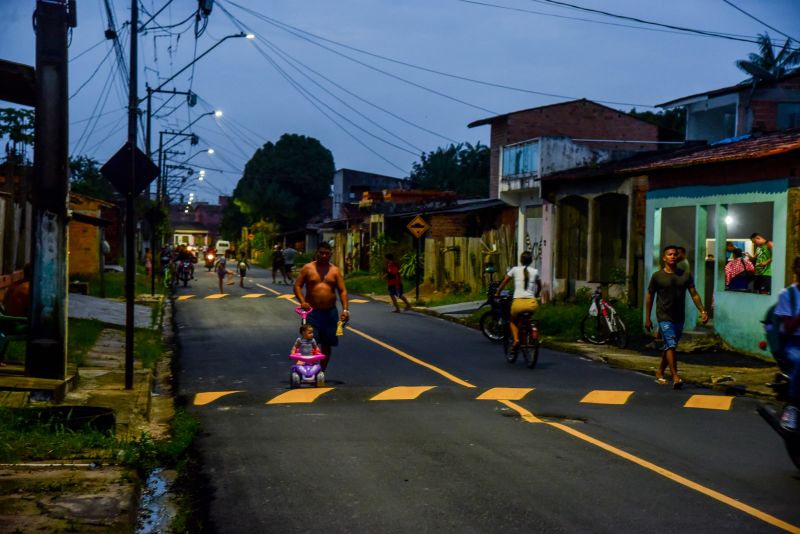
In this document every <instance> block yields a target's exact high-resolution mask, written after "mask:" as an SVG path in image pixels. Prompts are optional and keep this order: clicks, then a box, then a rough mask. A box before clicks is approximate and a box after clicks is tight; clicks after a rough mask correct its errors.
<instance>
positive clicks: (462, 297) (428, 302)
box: [409, 289, 486, 314]
mask: <svg viewBox="0 0 800 534" xmlns="http://www.w3.org/2000/svg"><path fill="white" fill-rule="evenodd" d="M411 291H413V289H412V290H411ZM411 291H409V293H411ZM484 299H486V294H485V293H440V294H434V295H431V296H428V297H423V298H420V299H419V304H420V305H422V306H428V307H430V308H432V307H434V306H447V305H448V304H461V303H462V302H473V301H476V300H484ZM484 311H486V310H481V314H483V312H484Z"/></svg>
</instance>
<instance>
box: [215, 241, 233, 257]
mask: <svg viewBox="0 0 800 534" xmlns="http://www.w3.org/2000/svg"><path fill="white" fill-rule="evenodd" d="M214 248H216V249H217V256H225V255H226V253H227V252H228V249H229V248H231V242H230V241H223V240H222V239H220V240H219V241H217V245H216V247H214Z"/></svg>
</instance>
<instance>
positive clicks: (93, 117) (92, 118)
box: [71, 65, 115, 155]
mask: <svg viewBox="0 0 800 534" xmlns="http://www.w3.org/2000/svg"><path fill="white" fill-rule="evenodd" d="M114 73H115V66H114V65H112V66H111V68H109V70H108V77H107V78H106V82H105V84H103V88H102V90H101V91H100V95H101V97H100V98H98V99H97V102H95V105H94V109H93V110H92V114H91V116H90V120H89V121H88V122H87V124H86V126H85V127H84V129H83V132H82V133H81V135H80V137H78V141H77V142H76V143H75V149H74V150H73V151H72V154H71V155H74V154H77V153H80V152H81V150H80V148H81V147H82V146H83V145H85V144H86V143H85V142H84V139H86V140H87V141H88V137H87V134H88V135H89V136H91V132H93V131H94V128H95V127H96V126H97V121H98V120H99V118H100V115H99V113H102V112H103V109H104V108H105V103H106V102H107V101H108V97H109V96H110V95H111V91H109V90H108V89H109V86H110V84H111V83H112V80H113V79H114ZM103 94H105V98H103V96H102V95H103ZM101 102H102V104H101ZM98 108H100V111H99V112H98ZM93 122H94V124H93Z"/></svg>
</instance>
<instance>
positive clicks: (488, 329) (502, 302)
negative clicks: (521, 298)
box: [478, 281, 508, 342]
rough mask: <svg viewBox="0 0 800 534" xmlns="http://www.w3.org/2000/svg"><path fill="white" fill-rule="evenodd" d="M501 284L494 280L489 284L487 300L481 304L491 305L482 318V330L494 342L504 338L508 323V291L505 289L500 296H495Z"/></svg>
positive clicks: (482, 305) (481, 306)
mask: <svg viewBox="0 0 800 534" xmlns="http://www.w3.org/2000/svg"><path fill="white" fill-rule="evenodd" d="M499 285H500V284H499V283H498V282H494V281H493V282H491V283H490V284H489V289H488V290H487V291H486V302H484V303H483V304H481V305H480V308H483V307H484V306H489V309H488V310H486V312H485V313H484V314H483V315H481V318H480V327H481V332H483V335H484V336H486V338H487V339H489V340H491V341H494V342H498V341H502V340H503V336H504V335H505V334H504V332H505V328H506V323H508V306H507V304H508V302H507V301H508V291H505V290H504V291H503V292H502V293H503V294H502V295H501V296H500V297H497V296H495V293H497V287H498V286H499ZM480 308H478V309H480Z"/></svg>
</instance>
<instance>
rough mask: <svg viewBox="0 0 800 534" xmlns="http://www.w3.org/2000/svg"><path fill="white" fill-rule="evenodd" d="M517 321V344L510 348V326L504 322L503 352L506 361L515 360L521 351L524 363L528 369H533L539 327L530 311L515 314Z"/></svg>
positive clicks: (511, 339) (537, 354) (537, 347)
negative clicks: (515, 346)
mask: <svg viewBox="0 0 800 534" xmlns="http://www.w3.org/2000/svg"><path fill="white" fill-rule="evenodd" d="M517 322H518V325H519V345H518V346H517V348H516V349H514V350H512V345H513V344H514V339H513V338H512V337H511V328H510V327H509V326H508V323H507V322H506V323H505V324H504V327H505V335H504V336H503V353H504V354H505V355H506V361H507V362H508V363H514V362H516V361H517V356H518V355H519V353H522V357H523V359H524V360H525V365H526V366H527V367H528V369H533V368H534V367H536V362H538V361H539V345H540V341H539V327H538V326H537V324H536V321H534V320H533V314H532V313H530V312H525V313H520V314H519V315H518V316H517Z"/></svg>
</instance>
